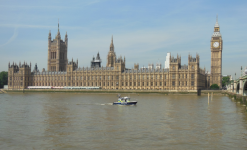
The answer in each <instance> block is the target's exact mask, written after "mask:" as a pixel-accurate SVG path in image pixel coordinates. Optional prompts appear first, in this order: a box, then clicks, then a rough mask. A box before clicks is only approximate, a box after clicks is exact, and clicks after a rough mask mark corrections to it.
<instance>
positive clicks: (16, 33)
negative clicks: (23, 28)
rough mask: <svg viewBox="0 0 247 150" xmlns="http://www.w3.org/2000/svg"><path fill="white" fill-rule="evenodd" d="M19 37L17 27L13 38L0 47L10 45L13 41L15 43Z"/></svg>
mask: <svg viewBox="0 0 247 150" xmlns="http://www.w3.org/2000/svg"><path fill="white" fill-rule="evenodd" d="M17 36H18V31H17V27H15V30H14V34H13V35H12V37H11V38H10V39H9V40H8V41H7V42H6V43H4V44H2V45H0V47H2V46H5V45H8V44H9V43H11V42H12V41H14V40H15V39H16V37H17Z"/></svg>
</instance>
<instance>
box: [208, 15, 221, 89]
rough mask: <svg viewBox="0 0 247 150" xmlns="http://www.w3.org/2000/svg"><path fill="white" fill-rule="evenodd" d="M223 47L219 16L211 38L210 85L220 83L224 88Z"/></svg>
mask: <svg viewBox="0 0 247 150" xmlns="http://www.w3.org/2000/svg"><path fill="white" fill-rule="evenodd" d="M222 48H223V41H222V37H221V34H220V26H219V24H218V16H217V18H216V23H215V26H214V33H213V35H212V38H211V78H210V86H211V85H212V84H218V86H219V87H220V88H222Z"/></svg>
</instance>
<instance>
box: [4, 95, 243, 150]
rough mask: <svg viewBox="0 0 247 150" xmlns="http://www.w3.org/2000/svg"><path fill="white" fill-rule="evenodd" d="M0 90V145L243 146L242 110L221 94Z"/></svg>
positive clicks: (145, 148)
mask: <svg viewBox="0 0 247 150" xmlns="http://www.w3.org/2000/svg"><path fill="white" fill-rule="evenodd" d="M122 96H130V97H131V100H137V101H138V103H137V105H136V106H117V105H112V102H114V101H117V95H116V94H80V93H24V94H20V93H17V94H0V149H4V150H8V149H18V150H19V149H25V150H26V149H90V150H91V149H102V150H111V149H114V150H115V149H120V150H122V149H123V150H124V149H135V150H139V149H140V150H150V149H158V150H159V149H160V150H163V149H224V150H225V149H247V112H246V110H245V107H244V106H242V105H241V104H240V103H236V102H234V101H233V100H231V99H230V98H228V97H226V96H221V95H219V96H217V95H214V96H213V99H212V100H211V99H210V101H209V103H208V97H207V96H194V95H171V96H170V95H169V96H165V95H159V94H140V95H138V94H122Z"/></svg>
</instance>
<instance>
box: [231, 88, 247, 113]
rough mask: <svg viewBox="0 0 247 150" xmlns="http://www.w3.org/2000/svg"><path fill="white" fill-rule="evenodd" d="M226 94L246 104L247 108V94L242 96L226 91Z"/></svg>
mask: <svg viewBox="0 0 247 150" xmlns="http://www.w3.org/2000/svg"><path fill="white" fill-rule="evenodd" d="M226 95H227V96H228V97H229V98H231V99H232V100H234V101H235V102H238V103H240V104H242V105H244V106H245V109H247V107H246V106H247V96H242V95H239V94H236V93H233V92H226Z"/></svg>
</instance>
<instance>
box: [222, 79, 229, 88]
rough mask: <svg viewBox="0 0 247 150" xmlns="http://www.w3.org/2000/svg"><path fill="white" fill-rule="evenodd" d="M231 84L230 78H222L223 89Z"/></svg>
mask: <svg viewBox="0 0 247 150" xmlns="http://www.w3.org/2000/svg"><path fill="white" fill-rule="evenodd" d="M228 82H230V77H223V78H222V87H224V86H226V84H227V83H228Z"/></svg>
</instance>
